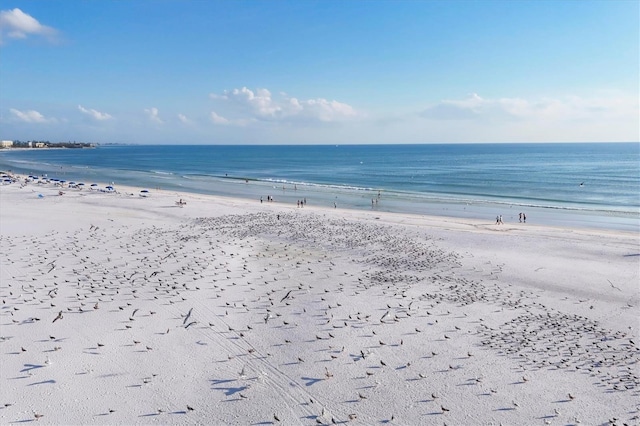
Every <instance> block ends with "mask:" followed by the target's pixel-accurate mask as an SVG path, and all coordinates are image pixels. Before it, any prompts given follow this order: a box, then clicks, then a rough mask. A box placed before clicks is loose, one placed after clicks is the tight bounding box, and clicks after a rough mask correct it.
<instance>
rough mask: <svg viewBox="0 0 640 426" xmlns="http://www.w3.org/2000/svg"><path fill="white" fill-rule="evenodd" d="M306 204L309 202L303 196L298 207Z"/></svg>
mask: <svg viewBox="0 0 640 426" xmlns="http://www.w3.org/2000/svg"><path fill="white" fill-rule="evenodd" d="M305 204H307V199H306V198H303V199H302V200H298V208H300V207H304V205H305Z"/></svg>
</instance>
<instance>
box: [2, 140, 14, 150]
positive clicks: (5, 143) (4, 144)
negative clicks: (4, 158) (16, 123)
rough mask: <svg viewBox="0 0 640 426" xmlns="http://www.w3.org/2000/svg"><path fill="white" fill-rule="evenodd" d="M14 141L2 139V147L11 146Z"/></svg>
mask: <svg viewBox="0 0 640 426" xmlns="http://www.w3.org/2000/svg"><path fill="white" fill-rule="evenodd" d="M12 146H13V141H0V148H11V147H12Z"/></svg>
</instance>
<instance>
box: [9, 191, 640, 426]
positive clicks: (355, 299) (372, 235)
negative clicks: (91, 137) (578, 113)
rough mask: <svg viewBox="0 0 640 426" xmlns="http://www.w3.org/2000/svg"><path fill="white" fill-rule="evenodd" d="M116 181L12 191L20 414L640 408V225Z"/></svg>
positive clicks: (508, 419) (546, 415) (473, 413)
mask: <svg viewBox="0 0 640 426" xmlns="http://www.w3.org/2000/svg"><path fill="white" fill-rule="evenodd" d="M119 190H120V191H121V193H120V194H105V193H98V192H94V191H89V190H87V189H85V190H82V191H78V190H66V191H65V192H66V193H65V195H63V196H57V195H56V194H57V191H58V190H57V189H54V188H44V187H42V186H35V185H34V184H30V185H28V186H26V187H24V188H20V187H19V186H18V185H17V184H12V185H8V186H2V187H0V234H1V235H0V246H1V249H2V250H1V259H0V299H1V300H2V305H1V307H0V360H1V362H0V422H1V423H3V424H13V423H23V422H30V421H39V422H40V423H47V424H89V423H92V424H151V423H160V424H174V423H175V424H318V423H326V424H331V423H337V424H342V423H352V424H369V425H370V424H378V423H390V424H405V425H417V424H426V425H429V424H454V425H455V424H458V425H471V424H509V425H519V424H521V425H531V424H557V425H564V424H578V423H582V424H606V423H609V422H613V423H615V424H625V423H626V424H638V423H639V420H638V419H639V418H640V417H639V415H640V403H639V401H640V398H638V396H639V390H640V389H639V385H640V373H639V371H638V360H639V358H640V351H639V345H638V343H639V339H638V330H639V324H638V312H639V310H638V307H639V304H640V298H639V289H638V286H639V282H640V277H639V274H640V268H639V263H640V243H639V241H638V240H639V239H638V235H637V234H631V233H623V232H614V231H591V230H570V229H560V228H550V227H540V226H533V225H529V224H518V223H516V224H505V225H502V226H496V225H493V224H491V223H482V222H478V221H471V220H466V219H453V218H434V217H431V218H429V217H421V216H413V215H401V214H385V213H377V212H363V211H353V210H351V211H347V210H340V209H320V208H314V207H312V206H311V204H312V200H310V203H309V204H308V205H307V206H305V207H304V208H296V206H295V205H293V206H289V205H283V204H278V203H267V202H265V203H263V204H260V203H258V202H251V201H246V200H237V199H230V198H220V197H218V198H216V197H209V196H200V195H194V194H176V193H172V192H157V191H153V192H152V194H151V196H150V197H147V198H143V197H139V196H138V195H137V194H138V193H139V192H138V191H139V190H138V189H133V188H125V189H124V190H123V189H122V188H119ZM127 192H128V193H130V194H131V195H127V194H126V193H127ZM38 194H42V195H43V197H38ZM134 194H135V195H134ZM180 197H182V198H184V199H186V201H187V205H186V206H184V207H182V208H181V207H178V206H176V204H175V201H176V200H178V198H180Z"/></svg>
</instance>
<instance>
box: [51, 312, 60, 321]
mask: <svg viewBox="0 0 640 426" xmlns="http://www.w3.org/2000/svg"><path fill="white" fill-rule="evenodd" d="M59 319H62V311H60V312H58V316H57V317H55V318H54V319H53V321H52V322H56V321H58V320H59Z"/></svg>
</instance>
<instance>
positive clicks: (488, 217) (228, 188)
mask: <svg viewBox="0 0 640 426" xmlns="http://www.w3.org/2000/svg"><path fill="white" fill-rule="evenodd" d="M68 173H71V172H64V173H63V176H64V177H65V178H66V175H67V174H68ZM16 175H17V176H20V180H21V181H24V178H26V177H27V175H26V174H24V173H18V174H16ZM72 179H73V178H67V181H70V180H72ZM113 179H115V180H118V179H116V178H115V177H113ZM87 182H88V181H87ZM92 182H93V181H92ZM32 185H33V184H32ZM106 185H108V183H105V184H104V186H106ZM217 185H218V186H217V187H216V188H215V189H211V188H208V190H207V191H204V189H203V188H201V189H200V190H198V188H192V187H187V188H185V187H183V186H182V185H181V184H180V183H179V181H174V182H170V181H166V180H164V181H163V180H162V178H161V177H157V179H156V181H154V183H153V184H151V185H150V186H148V187H146V189H148V190H151V191H152V192H156V191H166V192H169V193H170V192H174V191H175V192H176V193H183V194H189V195H190V196H197V195H202V196H213V197H216V196H220V197H227V198H237V199H242V200H245V201H247V202H249V203H251V202H253V201H258V202H259V200H260V199H261V198H262V199H263V200H266V199H267V197H268V196H272V197H274V199H275V200H276V201H277V202H279V203H282V204H292V205H294V206H295V204H296V201H297V200H303V199H309V201H310V202H311V204H310V205H309V206H312V205H313V206H318V207H325V208H331V207H332V206H337V207H338V208H339V209H341V210H356V211H363V212H367V211H368V212H373V213H390V214H410V215H417V216H425V217H437V218H442V220H447V218H449V219H451V220H462V221H464V220H471V221H479V222H480V223H484V222H486V221H495V218H496V216H497V215H503V220H504V221H505V222H508V223H511V224H513V223H519V222H518V213H519V212H522V211H524V212H526V214H527V216H528V219H529V223H528V224H529V225H534V224H537V225H541V226H551V227H559V228H571V229H610V230H619V231H627V232H634V233H640V211H638V212H635V213H632V212H618V211H615V210H581V209H576V208H548V207H539V206H538V207H536V206H531V205H529V206H527V205H523V204H514V203H508V202H499V203H491V202H486V201H477V202H472V201H463V200H459V201H454V200H451V201H449V202H447V201H443V200H437V201H435V200H431V201H428V199H425V200H422V199H419V200H413V201H407V200H404V201H401V200H398V199H396V198H395V197H394V196H392V195H390V194H389V193H386V192H384V191H377V190H370V191H364V192H361V191H355V192H353V191H349V190H348V189H339V188H334V189H333V190H331V191H325V190H322V188H319V187H317V186H316V185H310V186H307V185H301V186H300V187H298V186H297V185H295V184H284V183H282V182H280V183H276V182H266V181H260V180H249V179H240V178H229V179H220V181H219V182H218V184H217ZM35 186H37V187H44V185H42V186H39V185H35ZM114 186H115V187H116V188H123V189H124V190H128V191H129V193H135V194H137V193H138V192H139V191H140V189H143V188H145V187H142V186H138V185H135V184H134V185H129V184H124V185H121V184H119V183H117V182H116V184H115V185H114ZM294 188H295V189H294ZM85 189H89V188H87V187H85ZM380 194H382V198H381V199H379V198H380ZM378 199H379V201H381V202H380V203H378V202H376V203H375V204H374V203H373V200H378ZM334 203H335V204H334ZM514 207H515V210H514ZM494 223H495V222H494ZM519 224H521V223H519Z"/></svg>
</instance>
